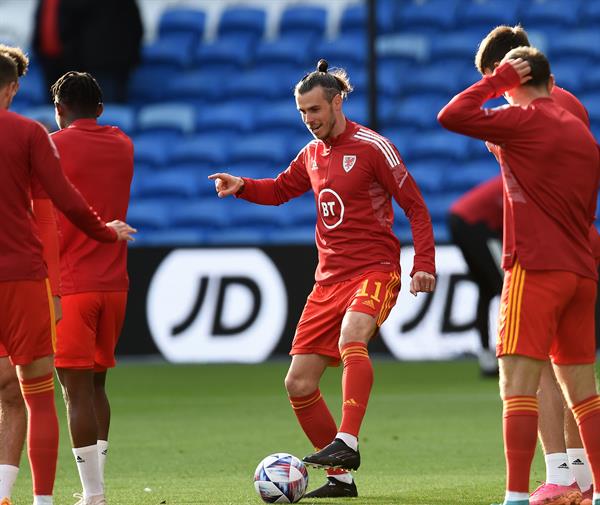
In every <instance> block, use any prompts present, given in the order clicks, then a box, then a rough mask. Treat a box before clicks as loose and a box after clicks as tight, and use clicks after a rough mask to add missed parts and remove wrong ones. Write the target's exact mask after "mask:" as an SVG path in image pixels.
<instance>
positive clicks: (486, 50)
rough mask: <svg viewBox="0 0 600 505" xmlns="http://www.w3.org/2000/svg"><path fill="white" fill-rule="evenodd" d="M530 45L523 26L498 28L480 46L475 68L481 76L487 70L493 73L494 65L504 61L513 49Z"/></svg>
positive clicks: (501, 26)
mask: <svg viewBox="0 0 600 505" xmlns="http://www.w3.org/2000/svg"><path fill="white" fill-rule="evenodd" d="M530 45H531V44H530V43H529V38H528V37H527V32H526V31H525V30H524V29H523V27H522V26H521V25H516V26H507V25H500V26H497V27H496V28H494V29H493V30H492V31H491V32H490V33H488V34H487V35H486V37H485V38H484V39H483V40H482V41H481V43H480V44H479V48H478V49H477V54H476V55H475V66H476V67H477V70H479V72H480V73H481V74H484V73H485V72H486V70H491V71H493V70H494V68H495V66H494V64H495V63H499V62H500V61H502V59H503V58H504V56H505V55H506V53H508V52H509V51H510V50H511V49H514V48H516V47H523V46H530Z"/></svg>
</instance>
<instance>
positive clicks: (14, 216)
mask: <svg viewBox="0 0 600 505" xmlns="http://www.w3.org/2000/svg"><path fill="white" fill-rule="evenodd" d="M34 176H36V177H37V178H38V180H39V181H40V184H41V185H42V187H43V188H44V190H45V191H46V193H47V194H48V195H49V196H50V198H51V199H52V201H53V202H54V204H55V205H56V206H57V207H58V208H59V209H60V210H62V211H63V212H64V213H65V214H66V215H67V216H69V219H71V220H72V221H73V222H74V223H75V224H76V225H77V226H80V227H81V228H82V229H84V230H85V231H86V233H88V234H89V235H90V236H91V237H93V238H95V239H96V240H102V241H104V242H114V241H116V240H117V234H116V233H115V231H114V230H112V229H110V228H107V226H106V224H105V223H104V222H103V221H102V220H101V219H100V218H99V217H98V215H97V214H96V213H95V212H94V210H93V209H92V208H90V207H89V205H88V204H87V202H86V201H85V200H84V199H83V198H82V196H81V194H80V193H79V192H78V191H77V190H76V189H75V188H74V187H73V186H72V185H71V184H70V182H69V181H68V179H66V178H65V176H64V174H63V172H62V170H61V168H60V163H59V158H58V153H57V151H56V148H55V146H54V144H53V143H52V141H51V140H50V138H49V136H48V133H47V132H46V130H45V129H44V127H43V126H42V125H40V124H39V123H36V122H35V121H32V120H30V119H27V118H25V117H23V116H20V115H18V114H15V113H14V112H10V111H7V110H0V221H1V222H2V226H1V227H0V281H18V280H37V279H43V278H45V277H47V271H46V265H45V264H44V260H43V258H42V244H41V242H40V239H39V236H38V227H37V224H36V222H35V219H34V216H33V213H32V209H31V179H32V177H34Z"/></svg>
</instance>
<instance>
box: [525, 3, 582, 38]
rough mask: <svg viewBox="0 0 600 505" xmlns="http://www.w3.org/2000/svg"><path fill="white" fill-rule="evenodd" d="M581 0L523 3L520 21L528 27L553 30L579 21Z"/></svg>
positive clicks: (570, 25) (575, 24)
mask: <svg viewBox="0 0 600 505" xmlns="http://www.w3.org/2000/svg"><path fill="white" fill-rule="evenodd" d="M580 6H581V3H580V2H579V0H542V1H539V0H538V1H535V2H527V3H525V4H524V5H522V8H521V11H520V18H521V19H520V21H522V22H523V24H524V26H525V27H526V28H528V29H530V28H531V29H533V28H535V29H541V30H546V31H548V30H551V29H552V28H562V27H574V26H577V24H578V23H579V11H580Z"/></svg>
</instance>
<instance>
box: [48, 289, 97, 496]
mask: <svg viewBox="0 0 600 505" xmlns="http://www.w3.org/2000/svg"><path fill="white" fill-rule="evenodd" d="M62 307H63V319H62V321H61V322H60V324H59V325H58V338H57V346H56V357H55V365H56V370H57V373H58V378H59V380H60V383H61V385H62V390H63V397H64V400H65V406H66V410H67V420H68V425H69V433H70V436H71V445H72V451H73V457H74V459H75V463H76V465H77V471H78V473H79V478H80V480H81V485H82V488H83V496H82V499H81V501H80V503H82V504H86V505H87V504H88V503H96V502H101V501H102V500H104V488H103V486H102V479H101V476H100V463H99V456H98V445H97V440H98V425H97V420H96V412H95V402H94V355H95V343H96V333H97V327H98V319H99V317H100V314H101V312H102V300H101V299H100V297H99V296H98V294H97V293H78V294H73V295H67V296H64V297H63V299H62Z"/></svg>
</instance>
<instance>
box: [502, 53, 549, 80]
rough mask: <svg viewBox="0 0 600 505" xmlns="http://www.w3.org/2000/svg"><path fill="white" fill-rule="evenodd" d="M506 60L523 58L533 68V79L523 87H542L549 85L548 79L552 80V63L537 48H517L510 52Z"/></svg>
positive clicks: (531, 73)
mask: <svg viewBox="0 0 600 505" xmlns="http://www.w3.org/2000/svg"><path fill="white" fill-rule="evenodd" d="M505 58H506V59H513V60H515V59H517V58H521V59H522V60H524V61H526V62H528V63H529V66H530V67H531V72H530V74H529V75H531V79H530V80H529V81H527V82H526V83H524V84H523V86H533V87H537V86H542V85H546V84H548V79H550V63H549V62H548V58H546V56H545V55H544V53H542V51H540V50H539V49H536V48H535V47H517V48H515V49H513V50H512V51H509V52H508V53H507V54H506V56H505Z"/></svg>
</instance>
